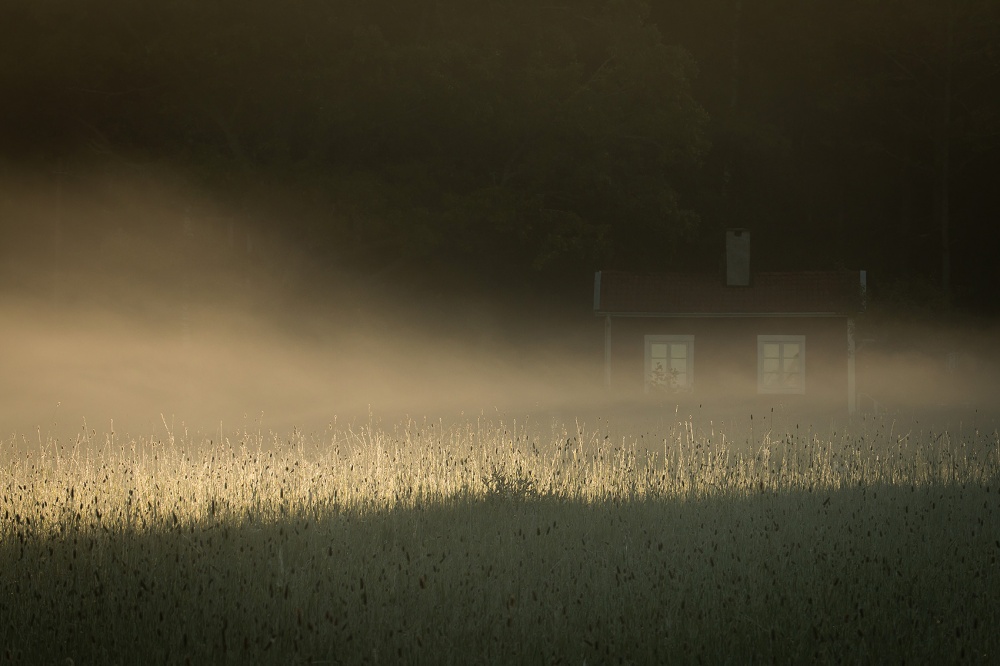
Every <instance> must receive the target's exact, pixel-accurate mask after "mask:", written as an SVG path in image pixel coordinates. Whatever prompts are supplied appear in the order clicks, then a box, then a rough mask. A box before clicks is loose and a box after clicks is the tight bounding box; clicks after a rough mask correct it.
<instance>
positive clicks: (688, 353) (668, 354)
mask: <svg viewBox="0 0 1000 666" xmlns="http://www.w3.org/2000/svg"><path fill="white" fill-rule="evenodd" d="M644 372H645V375H646V376H645V386H646V393H660V392H662V393H676V392H678V391H690V390H691V388H692V386H693V382H694V336H693V335H647V336H646V362H645V365H644Z"/></svg>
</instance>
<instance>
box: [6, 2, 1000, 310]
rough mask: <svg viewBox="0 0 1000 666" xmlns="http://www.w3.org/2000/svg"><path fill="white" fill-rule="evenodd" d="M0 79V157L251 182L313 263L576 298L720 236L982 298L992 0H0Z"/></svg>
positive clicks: (987, 273)
mask: <svg viewBox="0 0 1000 666" xmlns="http://www.w3.org/2000/svg"><path fill="white" fill-rule="evenodd" d="M0 90H2V91H3V100H4V101H3V104H2V105H0V154H2V155H4V156H6V160H7V161H8V163H10V164H14V165H19V164H20V165H30V166H33V167H41V168H44V169H55V168H56V167H55V166H54V165H56V164H61V163H63V161H64V160H76V159H97V160H103V159H117V158H125V159H130V160H155V161H157V162H158V163H166V164H169V165H171V166H173V167H175V168H178V169H181V170H182V171H184V172H186V173H189V174H190V175H191V178H192V179H194V180H195V181H196V182H200V183H203V184H204V186H205V187H206V188H208V189H210V190H212V191H219V192H228V193H230V194H235V195H237V196H238V195H240V193H247V196H251V195H250V194H249V193H251V192H255V191H258V189H259V188H258V185H259V184H260V183H264V182H267V183H270V184H271V185H272V186H277V187H280V188H283V190H284V191H285V192H286V194H287V195H288V196H290V197H292V198H295V199H298V200H299V201H301V202H302V206H301V208H300V209H297V210H298V213H297V214H296V215H290V216H286V217H284V218H283V219H282V224H284V225H285V226H286V229H284V231H286V232H287V233H288V236H289V237H291V238H295V239H298V240H299V241H301V243H302V245H303V247H306V248H308V250H309V252H310V253H312V254H313V255H314V256H315V258H316V259H317V260H318V261H320V262H322V261H323V260H325V259H332V258H333V257H338V258H339V259H340V260H341V261H343V260H346V259H345V257H346V258H347V259H353V260H355V261H356V262H357V263H358V264H368V265H371V264H372V262H373V260H374V261H375V262H377V263H378V264H379V265H380V266H381V267H382V269H384V270H385V271H388V272H389V273H390V274H392V273H393V272H394V271H395V272H396V273H397V274H399V275H405V274H406V273H407V272H408V271H412V270H414V269H418V270H421V271H423V272H426V273H436V272H441V274H442V275H444V276H448V277H451V276H454V275H456V274H459V275H463V276H466V277H468V278H469V279H470V280H471V279H475V281H479V282H481V283H483V284H494V285H495V284H509V285H512V286H514V287H535V288H540V287H541V286H543V285H544V286H546V287H547V288H549V289H551V290H553V293H560V292H564V291H565V290H566V289H568V288H571V289H573V290H574V293H584V294H585V293H586V284H587V281H588V280H589V275H590V273H591V271H593V270H594V269H596V268H629V269H639V270H671V269H678V268H680V269H686V270H687V269H691V270H693V269H700V270H714V269H716V268H717V267H718V263H719V261H720V256H719V255H720V249H721V230H722V229H724V228H725V227H730V226H741V227H748V228H750V229H751V230H752V231H753V233H754V260H755V264H756V266H757V267H758V268H760V269H804V268H811V267H814V268H836V267H851V268H866V269H868V270H869V271H870V274H871V276H872V285H873V288H876V289H878V290H879V291H880V293H881V294H882V295H883V296H885V297H891V298H892V299H893V300H895V301H897V302H900V303H906V302H908V301H913V302H920V303H928V302H934V303H937V304H940V305H947V304H949V303H952V304H954V305H955V306H956V307H957V308H961V309H975V310H982V309H983V308H987V307H992V306H990V304H991V303H993V302H994V299H992V298H991V297H992V289H993V286H992V285H993V284H995V282H996V280H997V278H998V272H997V269H996V262H995V261H994V259H993V254H994V251H995V250H994V248H996V247H997V244H998V243H1000V231H998V220H1000V204H998V202H997V198H996V196H995V195H994V194H993V190H994V189H995V187H996V183H997V178H998V174H1000V150H998V147H1000V112H998V110H1000V3H997V2H995V1H993V0H881V1H876V0H840V1H839V2H826V1H818V2H802V0H652V1H651V2H641V1H640V0H573V2H569V3H561V4H560V3H540V2H537V0H492V1H489V0H408V1H407V2H400V1H399V0H367V1H361V0H296V1H292V2H281V3H276V2H271V1H265V0H173V1H171V2H159V3H148V2H139V1H137V0H93V1H91V2H85V3H78V2H66V1H65V0H31V1H30V2H29V1H27V0H14V1H11V2H5V3H4V4H3V6H2V7H0ZM580 285H584V287H583V290H582V291H581V288H580ZM585 305H586V303H584V306H585Z"/></svg>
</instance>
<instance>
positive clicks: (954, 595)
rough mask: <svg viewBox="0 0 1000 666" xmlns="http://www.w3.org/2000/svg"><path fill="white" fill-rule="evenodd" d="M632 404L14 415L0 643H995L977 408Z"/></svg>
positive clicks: (816, 648) (82, 650)
mask: <svg viewBox="0 0 1000 666" xmlns="http://www.w3.org/2000/svg"><path fill="white" fill-rule="evenodd" d="M638 423H639V421H638V420H636V419H628V420H626V421H611V420H596V421H591V422H589V423H588V424H583V423H578V422H573V421H569V422H567V423H562V422H559V421H549V422H543V423H538V422H529V423H526V424H518V423H517V422H515V421H513V420H511V421H509V422H504V421H503V420H501V419H487V418H485V417H479V418H478V419H476V418H473V419H467V420H465V421H461V420H458V421H455V422H453V423H448V424H446V423H444V422H443V421H436V422H435V421H429V420H422V421H405V422H402V423H400V424H399V425H394V426H381V425H379V424H378V423H366V424H365V425H363V426H350V427H338V426H336V425H331V427H330V428H328V429H327V430H325V431H324V432H319V433H315V434H308V435H306V434H303V433H300V432H297V431H293V432H291V433H287V434H283V435H275V434H270V435H268V434H264V433H261V432H251V431H248V429H244V430H243V431H241V432H234V433H232V434H229V435H226V434H225V433H221V434H222V437H221V441H219V440H220V437H218V436H208V437H204V438H202V437H201V436H193V435H188V434H186V433H182V432H176V431H175V429H173V428H172V427H170V426H169V425H168V424H166V423H164V428H163V430H162V431H161V434H160V435H151V436H147V437H141V438H131V437H128V436H121V435H118V434H111V433H109V434H106V435H98V433H96V432H93V431H91V432H84V433H83V434H82V435H81V436H80V437H77V438H76V439H75V440H74V441H71V442H64V441H53V440H48V441H46V440H45V439H44V438H39V441H38V442H35V443H31V442H30V441H29V440H26V439H24V438H16V437H12V438H9V439H8V441H7V442H5V445H4V453H3V458H2V466H0V518H2V522H0V661H2V662H4V663H13V664H16V663H59V664H65V663H70V661H69V660H72V663H76V664H84V663H109V664H110V663H184V662H187V661H190V662H191V663H282V664H285V663H304V664H310V663H324V664H335V663H380V662H381V663H434V664H442V663H443V664H447V663H456V664H468V663H489V664H496V663H537V664H559V663H567V664H583V663H588V664H597V663H758V662H768V663H772V662H776V663H805V662H812V663H858V662H860V663H898V662H908V663H914V662H917V663H954V662H963V661H968V662H979V663H986V662H993V663H996V662H997V661H998V660H1000V634H998V632H997V631H996V627H997V626H1000V563H998V557H1000V435H998V433H997V431H996V430H995V429H986V428H981V427H977V426H975V425H963V426H962V427H956V428H951V429H936V428H934V427H930V426H919V425H916V424H912V423H911V424H907V425H906V426H905V427H903V426H902V425H901V423H900V422H899V421H896V420H893V419H892V418H891V417H888V416H883V417H879V418H874V419H871V418H870V419H859V420H857V421H855V422H854V423H851V424H848V425H846V426H845V427H843V428H842V429H840V430H839V431H829V432H819V431H813V430H811V429H808V428H799V427H797V424H794V423H793V422H792V421H787V422H784V423H779V424H775V423H774V421H773V419H772V422H771V423H770V424H768V423H767V422H766V419H764V420H761V419H758V421H757V424H756V425H755V426H754V428H753V429H751V428H750V424H749V423H734V422H732V421H730V422H728V423H720V422H715V421H712V420H709V419H704V418H701V417H698V418H694V417H691V416H685V415H672V416H671V417H667V418H661V419H659V420H658V421H657V422H656V423H653V424H651V425H650V424H643V425H642V427H640V426H638V425H637V424H638ZM646 426H648V427H646Z"/></svg>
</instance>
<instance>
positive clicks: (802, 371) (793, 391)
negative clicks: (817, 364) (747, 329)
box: [757, 335, 806, 395]
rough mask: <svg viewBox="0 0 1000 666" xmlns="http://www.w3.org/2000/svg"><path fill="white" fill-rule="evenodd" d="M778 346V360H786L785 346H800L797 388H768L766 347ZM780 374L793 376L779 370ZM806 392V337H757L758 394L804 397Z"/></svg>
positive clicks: (780, 386)
mask: <svg viewBox="0 0 1000 666" xmlns="http://www.w3.org/2000/svg"><path fill="white" fill-rule="evenodd" d="M767 344H777V345H778V346H779V347H778V349H779V352H778V359H779V360H780V361H784V360H785V353H784V351H785V345H787V344H797V345H798V346H799V357H798V361H799V369H798V384H797V385H796V386H782V385H780V382H779V385H778V386H766V385H765V381H764V375H765V372H764V346H765V345H767ZM778 372H779V374H791V373H786V372H785V371H782V370H778ZM805 392H806V336H804V335H758V336H757V393H760V394H766V395H804V394H805Z"/></svg>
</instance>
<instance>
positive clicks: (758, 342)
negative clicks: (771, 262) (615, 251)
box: [594, 229, 866, 413]
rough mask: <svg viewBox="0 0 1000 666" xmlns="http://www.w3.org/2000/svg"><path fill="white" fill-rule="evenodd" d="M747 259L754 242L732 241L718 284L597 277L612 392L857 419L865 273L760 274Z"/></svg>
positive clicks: (739, 233) (687, 278)
mask: <svg viewBox="0 0 1000 666" xmlns="http://www.w3.org/2000/svg"><path fill="white" fill-rule="evenodd" d="M749 248H750V234H749V232H748V231H746V230H744V229H733V230H730V231H728V232H727V234H726V268H725V271H724V274H719V275H716V274H636V273H627V272H621V271H599V272H598V273H596V274H595V276H594V313H595V314H596V315H597V316H598V317H602V318H603V319H604V382H605V385H606V386H607V387H608V388H609V389H610V390H612V391H614V392H615V393H616V394H619V395H630V394H641V395H648V396H653V395H667V396H669V397H670V399H671V400H672V401H675V400H676V401H678V402H688V401H689V402H693V403H709V404H712V403H725V404H741V405H743V404H750V405H759V406H761V407H764V406H768V405H771V406H773V405H775V404H779V403H780V404H782V405H786V406H790V407H826V408H829V407H834V408H837V409H838V411H839V410H840V409H843V408H846V410H847V411H848V412H850V413H853V412H854V411H855V408H856V403H857V399H856V395H857V394H856V386H855V343H854V319H855V316H856V315H857V314H858V313H859V312H861V311H863V310H864V307H865V292H866V284H865V271H846V270H843V271H808V272H794V273H765V272H761V273H753V272H751V270H750V254H749Z"/></svg>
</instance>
